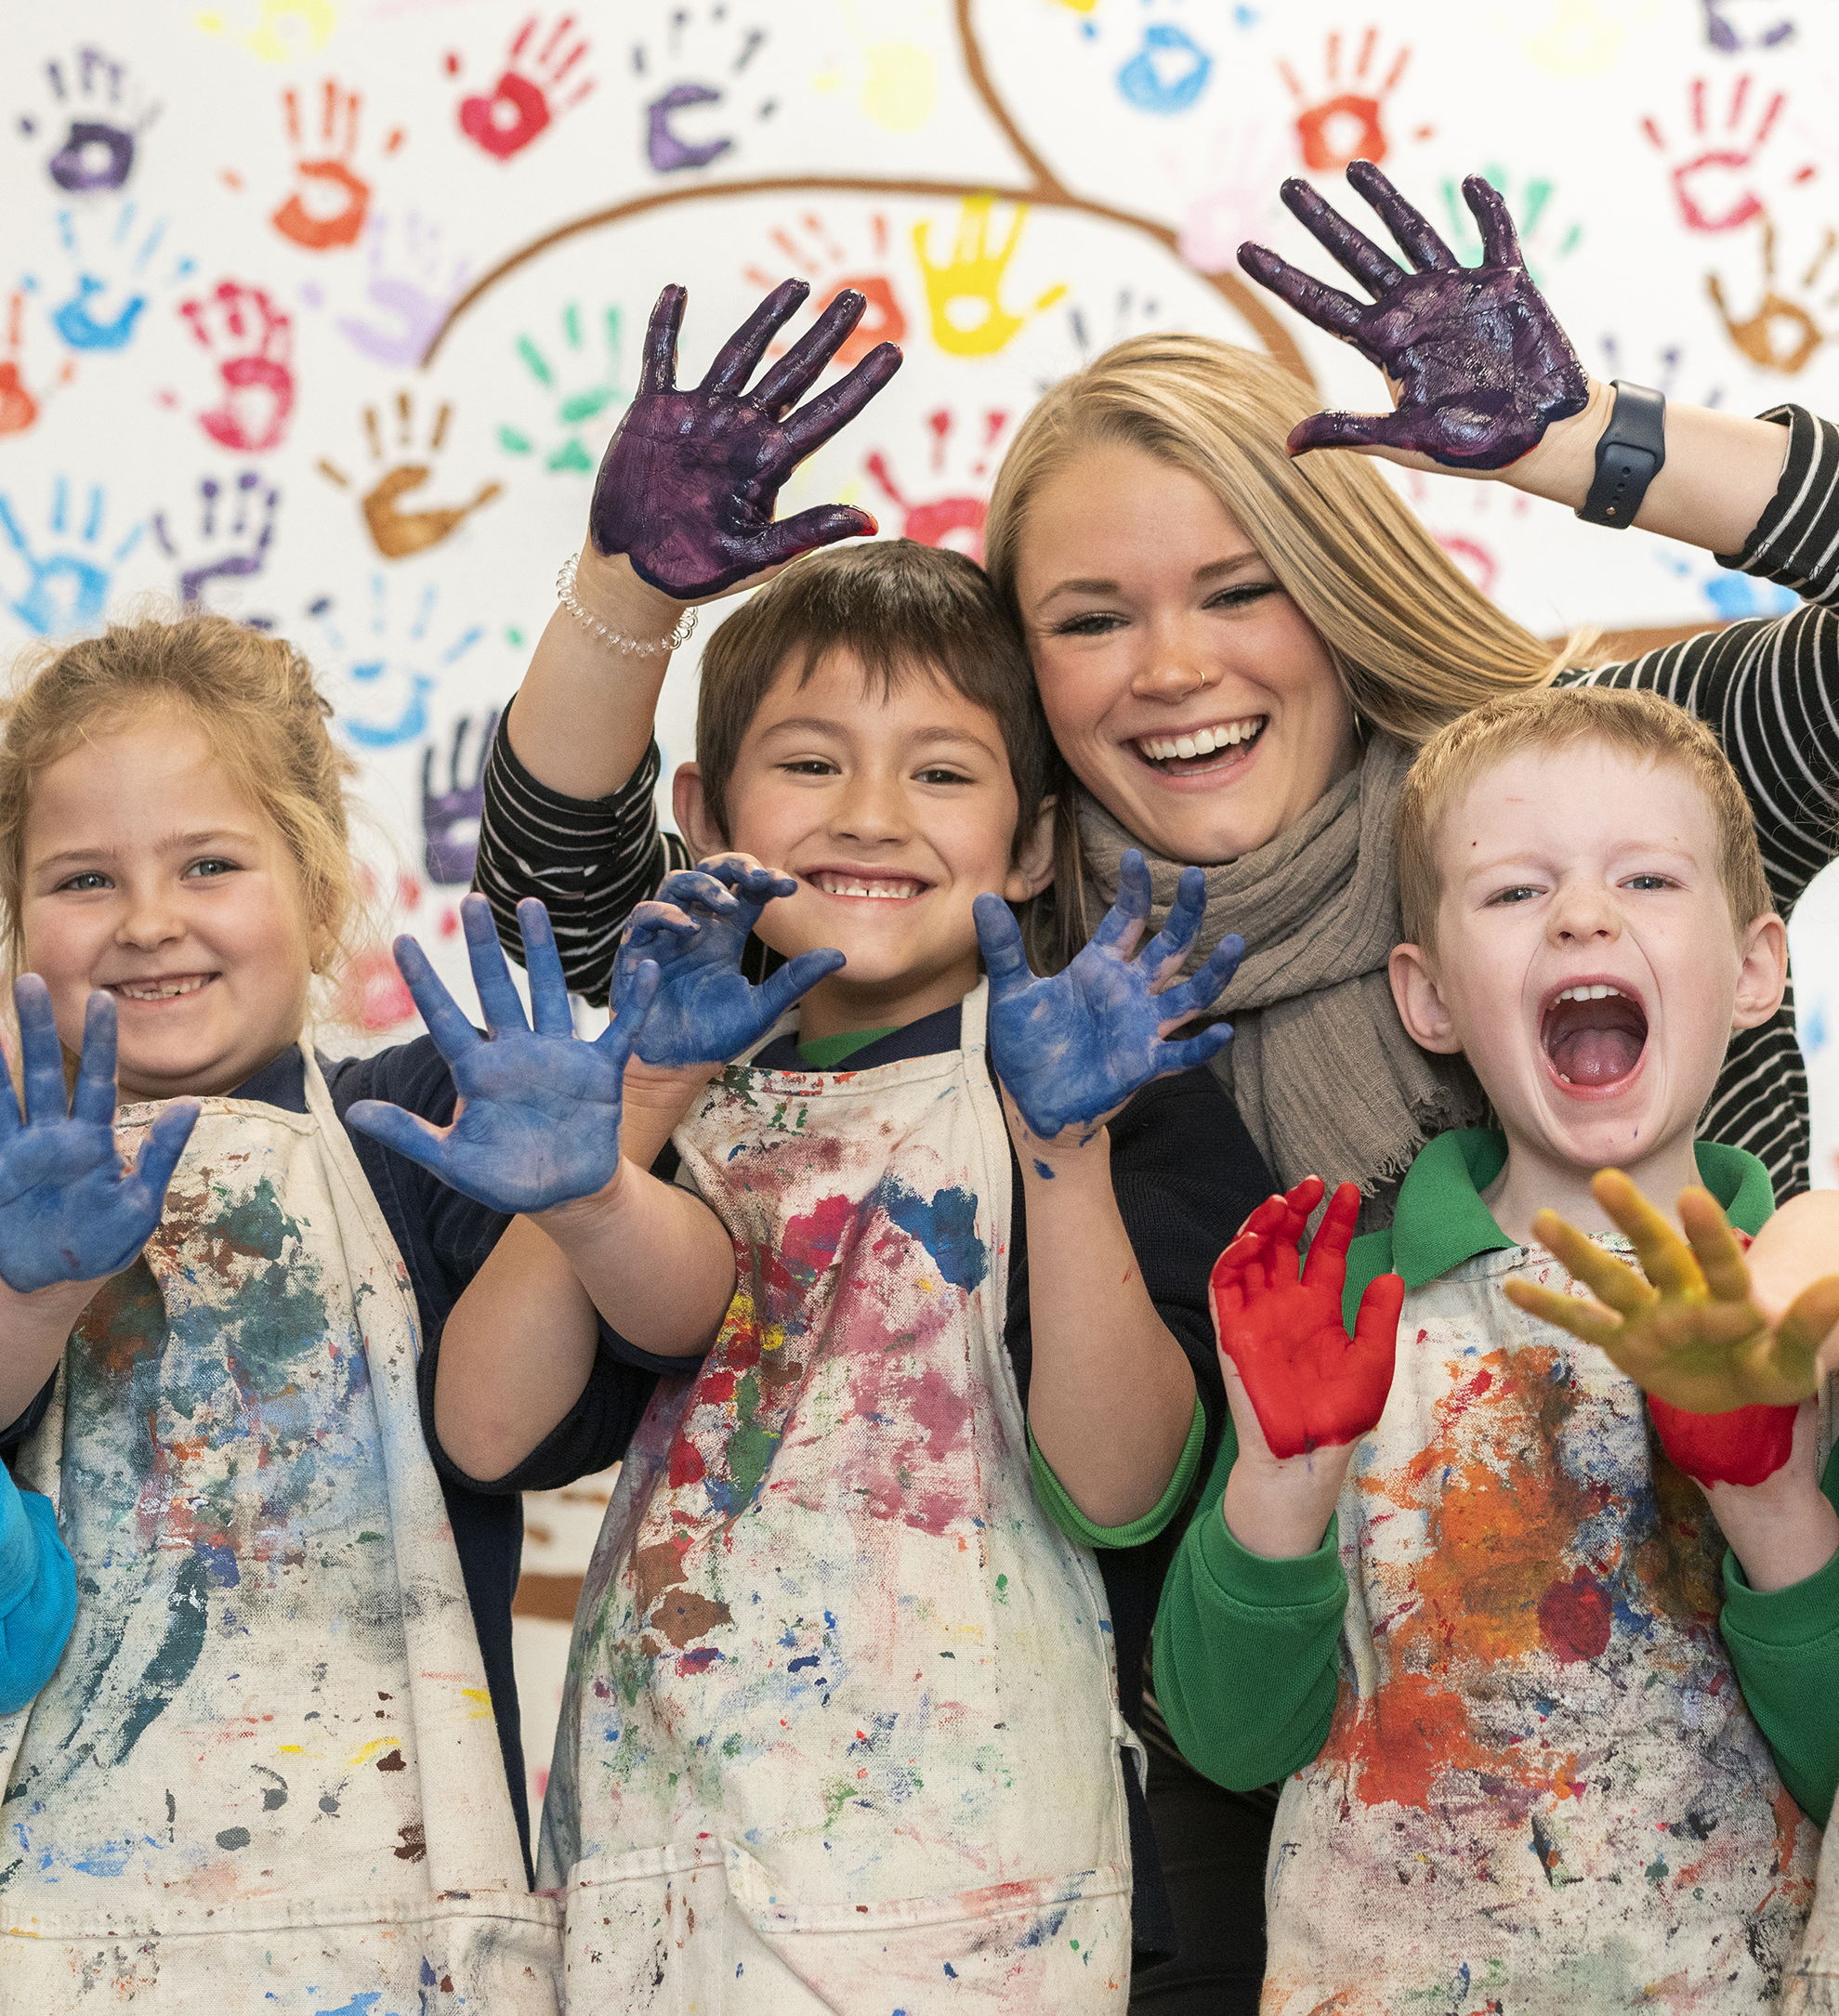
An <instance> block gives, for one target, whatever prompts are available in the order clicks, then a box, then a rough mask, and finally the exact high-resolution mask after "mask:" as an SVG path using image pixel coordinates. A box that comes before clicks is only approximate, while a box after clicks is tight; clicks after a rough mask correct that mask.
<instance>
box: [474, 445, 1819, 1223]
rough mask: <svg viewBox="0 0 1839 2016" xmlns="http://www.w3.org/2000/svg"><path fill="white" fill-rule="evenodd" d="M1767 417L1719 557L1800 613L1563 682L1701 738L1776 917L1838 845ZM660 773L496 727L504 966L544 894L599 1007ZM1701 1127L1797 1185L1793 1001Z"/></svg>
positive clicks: (1799, 452)
mask: <svg viewBox="0 0 1839 2016" xmlns="http://www.w3.org/2000/svg"><path fill="white" fill-rule="evenodd" d="M1764 418H1766V419H1768V420H1772V421H1775V422H1776V423H1777V424H1778V425H1783V426H1786V427H1788V429H1789V430H1790V443H1789V451H1788V461H1787V465H1786V467H1785V468H1784V469H1783V470H1782V472H1781V480H1780V485H1779V486H1778V488H1777V491H1776V493H1775V496H1774V498H1773V499H1772V501H1771V502H1770V504H1769V505H1768V508H1767V510H1766V511H1765V512H1764V513H1763V515H1762V517H1761V518H1760V519H1758V520H1757V523H1756V527H1755V530H1754V531H1753V532H1752V533H1751V534H1750V538H1749V540H1748V542H1747V543H1746V544H1745V546H1744V548H1743V551H1742V552H1741V553H1740V554H1735V555H1720V556H1719V558H1720V559H1721V560H1722V561H1723V563H1724V564H1725V565H1726V566H1730V567H1739V568H1741V569H1743V571H1744V572H1746V573H1750V574H1756V575H1760V576H1763V577H1764V578H1766V579H1767V580H1769V581H1776V582H1780V583H1782V584H1783V585H1784V586H1786V587H1789V588H1792V589H1793V590H1794V591H1795V592H1796V593H1797V594H1798V595H1800V596H1802V597H1803V598H1804V603H1805V606H1804V607H1803V608H1801V609H1796V610H1794V611H1793V613H1792V614H1790V615H1787V616H1779V617H1773V618H1755V619H1752V620H1750V621H1747V622H1735V623H1731V624H1729V625H1727V627H1726V628H1724V629H1722V630H1714V631H1708V632H1706V633H1705V634H1704V635H1701V636H1697V637H1688V639H1687V640H1686V641H1685V642H1684V643H1681V644H1675V645H1669V646H1668V647H1667V648H1665V649H1663V650H1659V651H1650V652H1649V653H1648V654H1647V656H1645V657H1643V658H1638V659H1635V660H1634V661H1632V662H1630V663H1626V664H1617V665H1600V666H1597V667H1596V668H1595V669H1594V670H1592V671H1589V672H1581V673H1568V674H1563V675H1562V678H1561V683H1563V684H1589V685H1595V686H1619V687H1649V688H1650V689H1651V690H1652V691H1654V692H1657V693H1660V694H1662V695H1664V696H1665V697H1666V698H1667V699H1669V700H1675V701H1677V702H1678V703H1679V705H1680V706H1682V707H1685V708H1686V709H1688V711H1689V712H1690V713H1693V714H1695V715H1697V716H1698V718H1699V719H1700V720H1701V721H1703V722H1704V723H1705V724H1706V726H1707V727H1710V728H1711V730H1712V732H1713V733H1714V735H1715V736H1716V737H1717V738H1718V740H1719V742H1720V743H1721V744H1722V745H1723V748H1724V752H1725V753H1726V755H1727V756H1728V757H1729V759H1730V762H1731V765H1732V766H1733V767H1734V769H1735V770H1736V772H1737V775H1738V777H1739V778H1740V779H1741V781H1742V785H1743V788H1744V790H1745V791H1746V792H1748V793H1749V798H1750V804H1751V805H1752V807H1753V808H1754V813H1755V820H1756V836H1757V839H1758V841H1759V842H1760V843H1761V846H1762V857H1763V866H1764V869H1765V870H1766V871H1767V876H1768V883H1769V887H1770V889H1771V891H1772V892H1773V894H1774V897H1775V903H1776V908H1777V909H1778V910H1780V912H1781V914H1782V915H1783V916H1784V917H1786V916H1787V915H1789V913H1790V912H1791V911H1792V910H1793V907H1794V904H1795V903H1796V901H1797V900H1798V899H1799V897H1800V895H1801V892H1802V890H1803V889H1805V888H1806V885H1807V884H1808V883H1809V882H1811V881H1812V880H1813V878H1814V876H1815V875H1817V874H1818V873H1819V871H1820V870H1821V869H1822V868H1824V867H1825V866H1826V864H1827V862H1828V861H1829V860H1830V859H1831V858H1832V853H1833V851H1834V840H1835V836H1839V821H1836V820H1835V812H1839V615H1835V613H1834V611H1835V609H1839V428H1835V427H1833V426H1832V425H1829V424H1828V423H1827V422H1825V421H1823V420H1819V419H1816V418H1815V417H1814V415H1812V414H1811V413H1808V412H1806V411H1804V410H1803V409H1802V408H1800V407H1795V406H1782V407H1778V408H1776V409H1775V410H1774V411H1772V412H1768V413H1767V414H1765V415H1764ZM507 714H508V710H507ZM659 761H660V759H659V755H658V746H657V744H656V743H655V742H653V743H652V744H651V746H650V749H648V750H647V752H646V753H645V759H644V761H643V762H642V763H640V765H639V766H638V768H637V770H635V771H634V772H633V774H632V776H631V777H630V778H629V779H627V780H626V782H625V783H624V786H622V788H621V789H620V790H618V791H616V792H613V793H612V795H611V797H607V798H597V799H581V798H569V797H565V796H563V795H562V794H561V793H560V792H554V791H550V790H548V789H547V788H546V787H545V786H544V785H542V784H540V783H538V782H537V780H536V779H534V778H533V777H532V776H531V774H530V772H529V771H528V770H526V769H525V768H524V766H522V765H521V764H520V763H519V761H518V759H517V757H516V756H515V755H514V754H513V753H512V752H511V747H510V742H509V740H508V738H507V735H506V723H505V722H504V721H500V723H499V726H498V734H497V738H496V740H494V742H493V748H492V754H491V758H490V760H489V761H488V763H487V765H486V770H485V809H484V816H483V818H482V819H481V821H480V826H479V866H478V870H477V872H476V874H475V878H474V881H475V886H476V887H478V888H479V890H480V891H481V892H483V894H484V895H485V897H487V898H488V899H489V901H490V902H491V905H492V910H493V916H494V917H495V918H496V920H497V924H498V935H499V937H500V938H501V939H502V940H503V942H504V945H505V949H506V951H507V952H508V953H509V954H510V955H511V957H512V958H514V959H516V958H520V957H521V953H522V942H521V940H520V938H519V933H518V925H517V914H516V913H517V905H518V901H519V898H520V897H527V896H534V897H541V898H542V899H543V901H544V903H545V905H546V906H547V908H548V911H549V915H550V918H551V920H552V922H553V923H554V925H555V931H556V942H557V945H558V948H559V949H560V951H561V956H562V967H563V970H564V972H565V973H566V974H567V975H568V979H569V985H570V986H571V988H574V989H575V990H576V991H577V992H579V993H581V994H584V995H585V996H586V998H587V999H588V1000H589V1001H593V1002H595V1003H597V1004H600V1003H604V1002H605V1001H606V999H607V981H608V977H609V975H610V974H611V970H612V962H613V955H614V953H615V952H616V951H617V950H618V949H619V937H620V933H621V931H622V930H623V929H624V924H625V921H626V919H627V917H629V916H630V915H631V913H632V911H633V910H634V908H635V907H636V906H637V904H639V903H642V902H644V901H646V900H647V899H648V898H649V897H651V896H653V895H654V894H655V893H656V891H657V887H658V884H660V883H661V882H662V881H663V878H664V876H665V875H666V874H667V873H669V872H670V871H672V870H673V869H677V868H687V867H689V866H690V865H691V857H690V849H689V847H688V846H687V845H686V844H684V842H683V841H682V840H681V839H679V838H678V837H677V835H676V834H675V833H668V832H665V831H663V830H662V829H661V828H660V826H659V824H658V815H657V805H656V802H655V797H654V792H655V791H656V787H657V782H658V770H659ZM1699 1132H1700V1133H1701V1136H1703V1137H1705V1138H1707V1139H1710V1140H1715V1141H1721V1142H1724V1143H1726V1144H1727V1145H1729V1146H1731V1147H1736V1148H1747V1149H1748V1150H1749V1152H1750V1153H1751V1154H1752V1155H1754V1156H1755V1157H1757V1158H1758V1159H1760V1160H1761V1161H1762V1162H1763V1163H1764V1164H1765V1166H1766V1167H1767V1170H1768V1172H1769V1178H1770V1181H1771V1182H1772V1183H1773V1184H1774V1185H1775V1195H1776V1198H1777V1199H1778V1200H1781V1199H1784V1198H1789V1197H1793V1196H1794V1195H1795V1194H1796V1193H1797V1192H1799V1191H1802V1190H1805V1189H1806V1187H1807V1079H1806V1068H1805V1067H1804V1066H1803V1064H1802V1061H1801V1053H1800V1049H1799V1046H1798V1044H1797V1043H1796V1041H1795V1038H1794V1012H1793V992H1792V989H1791V991H1790V992H1789V994H1788V995H1787V996H1786V997H1785V998H1784V1000H1783V1001H1782V1004H1781V1007H1780V1010H1779V1011H1778V1012H1777V1013H1776V1015H1774V1016H1772V1017H1771V1018H1770V1020H1768V1021H1767V1022H1765V1023H1763V1024H1762V1025H1761V1026H1760V1027H1758V1028H1754V1029H1745V1030H1742V1031H1740V1033H1739V1034H1738V1035H1736V1036H1734V1037H1733V1038H1732V1039H1731V1042H1730V1048H1729V1051H1728V1052H1727V1055H1726V1058H1725V1065H1724V1069H1723V1072H1722V1073H1721V1074H1720V1076H1719V1078H1718V1081H1717V1087H1716V1090H1715V1091H1714V1093H1713V1094H1712V1099H1711V1103H1710V1105H1709V1106H1707V1107H1706V1109H1705V1112H1704V1115H1703V1117H1702V1119H1701V1122H1700V1126H1699Z"/></svg>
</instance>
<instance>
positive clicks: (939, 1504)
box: [539, 987, 1131, 2016]
mask: <svg viewBox="0 0 1839 2016" xmlns="http://www.w3.org/2000/svg"><path fill="white" fill-rule="evenodd" d="M984 1002H985V989H984V988H981V987H979V988H978V990H977V991H976V992H975V993H974V994H972V995H971V996H970V997H969V998H968V999H967V1000H966V1001H965V1007H964V1036H963V1042H964V1048H963V1050H962V1052H951V1053H947V1054H943V1055H939V1056H930V1057H918V1058H913V1059H910V1060H907V1061H904V1062H901V1063H897V1064H888V1065H883V1066H880V1067H876V1068H874V1069H872V1070H865V1071H859V1072H850V1071H847V1070H844V1071H840V1072H836V1073H829V1074H818V1073H805V1072H784V1073H773V1072H768V1071H763V1070H757V1069H753V1068H749V1067H734V1068H731V1069H729V1072H728V1073H727V1075H726V1077H725V1079H723V1080H717V1081H716V1083H715V1084H713V1085H712V1086H711V1087H710V1088H709V1089H708V1091H707V1093H705V1094H704V1095H703V1098H702V1101H701V1104H700V1106H698V1107H697V1108H696V1109H695V1110H694V1112H693V1113H692V1116H691V1118H690V1120H689V1121H688V1122H687V1123H686V1124H685V1126H684V1127H683V1128H681V1129H680V1130H679V1131H678V1133H677V1137H676V1140H677V1146H678V1148H679V1150H680V1152H681V1154H682V1156H683V1158H684V1165H685V1169H686V1171H687V1172H688V1173H689V1175H690V1177H691V1178H692V1179H693V1181H694V1183H695V1185H696V1187H697V1188H698V1190H700V1192H701V1193H702V1195H703V1197H704V1198H706V1199H707V1200H708V1201H709V1203H710V1204H711V1205H712V1206H713V1207H714V1208H715V1210H716V1211H717V1212H718V1213H719V1215H720V1216H721V1218H722V1220H723V1222H724V1223H725V1224H727V1225H728V1226H729V1230H730V1231H731V1232H732V1233H733V1235H734V1242H735V1253H736V1259H737V1264H738V1268H739V1285H738V1289H737V1292H736V1295H735V1300H734V1303H733V1305H732V1307H731V1308H730V1309H729V1314H728V1316H727V1318H726V1320H725V1322H724V1323H723V1326H722V1329H721V1334H720V1336H719V1337H718V1339H717V1340H716V1346H715V1349H714V1350H713V1351H712V1352H711V1353H710V1354H709V1355H708V1357H707V1358H706V1359H705V1360H704V1361H703V1364H702V1366H701V1368H699V1370H698V1371H697V1373H696V1375H695V1376H694V1378H693V1379H688V1380H672V1381H665V1382H664V1383H663V1384H662V1385H661V1386H660V1388H659V1391H658V1394H657V1396H656V1398H655V1399H654V1400H653V1403H652V1406H651V1407H650V1411H649V1413H648V1414H647V1417H646V1420H645V1422H644V1424H643V1426H642V1427H641V1428H640V1430H639V1432H638V1433H637V1436H636V1437H635V1439H634V1442H633V1446H632V1447H631V1449H630V1450H629V1451H628V1453H627V1456H626V1460H625V1464H624V1470H623V1471H622V1473H621V1476H620V1482H619V1486H618V1488H617V1490H616V1492H615V1494H614V1498H613V1502H612V1504H611V1506H610V1507H609V1510H608V1513H607V1521H606V1525H605V1527H604V1529H603V1531H602V1533H601V1537H600V1541H599V1545H598V1549H597V1551H596V1554H595V1560H594V1564H593V1566H592V1567H591V1568H590V1569H589V1572H588V1576H587V1579H586V1582H585V1586H584V1588H583V1591H582V1599H581V1605H580V1608H579V1610H578V1611H577V1613H576V1619H575V1634H574V1643H573V1646H572V1649H571V1656H570V1669H569V1681H568V1685H567V1688H566V1690H565V1692H564V1695H563V1703H562V1721H561V1728H560V1731H559V1733H558V1738H557V1746H556V1760H555V1768H554V1771H553V1773H552V1774H551V1777H550V1781H549V1796H548V1800H547V1801H546V1803H545V1810H544V1823H543V1845H542V1859H541V1864H540V1873H539V1882H541V1883H544V1884H552V1885H557V1886H563V1894H564V1896H565V1898H566V1903H567V1911H568V1918H567V1928H566V1934H565V1938H566V1951H567V1995H568V2005H569V2008H570V2009H571V2010H583V2011H590V2010H591V2011H605V2012H609V2016H611V2012H621V2016H623V2012H624V2011H625V2010H627V2009H647V2010H660V2011H662V2010H671V2011H680V2012H689V2011H691V2010H693V2011H695V2012H696V2016H717V2012H720V2011H740V2010H745V2011H747V2012H749V2016H812V2012H815V2011H818V2010H842V2011H854V2010H861V2011H864V2012H866V2011H871V2010H873V2011H875V2012H877V2016H887V2011H888V2010H890V2009H903V2010H905V2011H906V2012H907V2016H920V2012H921V2011H924V2010H931V2009H947V2008H949V2009H964V2008H965V2007H967V2006H971V2005H975V2006H977V2007H980V2008H989V2009H997V2008H1000V2009H1004V2010H1005V2011H1011V2012H1014V2011H1026V2010H1042V2011H1048V2010H1051V2011H1055V2012H1057V2016H1064V2012H1066V2011H1070V2010H1086V2009H1092V2010H1120V2011H1121V2010H1122V2009H1123V2006H1124V2002H1125V1999H1126V1996H1127V1993H1128V1985H1129V1967H1130V1857H1129V1846H1128V1838H1127V1834H1126V1829H1125V1820H1124V1805H1123V1775H1122V1764H1121V1751H1120V1746H1121V1744H1123V1743H1124V1742H1126V1741H1129V1740H1131V1739H1130V1738H1129V1735H1128V1732H1127V1730H1126V1729H1125V1728H1124V1725H1123V1721H1122V1719H1121V1718H1120V1717H1119V1715H1118V1713H1117V1709H1116V1707H1115V1701H1116V1686H1115V1674H1114V1671H1113V1667H1112V1659H1111V1643H1110V1624H1109V1620H1108V1616H1107V1611H1106V1607H1105V1598H1104V1591H1103V1588H1102V1585H1101V1583H1100V1580H1099V1577H1098V1572H1097V1563H1096V1562H1095V1560H1094V1559H1093V1557H1092V1556H1091V1555H1090V1554H1089V1553H1087V1552H1085V1551H1083V1550H1081V1549H1079V1548H1077V1547H1075V1546H1074V1545H1073V1544H1072V1543H1071V1541H1070V1540H1068V1539H1067V1538H1065V1537H1064V1536H1063V1535H1062V1534H1061V1533H1060V1532H1059V1531H1058V1530H1057V1528H1056V1527H1055V1526H1054V1525H1052V1524H1051V1523H1050V1522H1049V1521H1048V1520H1047V1518H1046V1517H1045V1515H1044V1513H1043V1512H1041V1511H1040V1509H1039V1507H1038V1506H1037V1504H1036V1502H1035V1499H1034V1494H1033V1488H1032V1485H1031V1477H1030V1471H1029V1458H1028V1443H1027V1435H1026V1430H1025V1425H1024V1421H1023V1417H1022V1409H1021V1406H1020V1403H1019V1400H1018V1394H1017V1391H1016V1384H1015V1379H1014V1375H1013V1372H1012V1370H1011V1368H1010V1365H1009V1358H1008V1354H1007V1351H1006V1350H1005V1346H1004V1336H1003V1331H1004V1313H1005V1306H1006V1293H1005V1289H1006V1276H1007V1252H1008V1220H1009V1197H1010V1173H1009V1158H1008V1147H1007V1137H1006V1134H1005V1129H1004V1124H1003V1116H1002V1110H1001V1107H1000V1106H999V1104H998V1102H997V1099H996V1096H995V1093H994V1092H993V1090H992V1086H991V1083H990V1080H989V1075H988V1072H987V1070H986V1068H985V1065H984V1056H983V1023H984ZM784 1026H786V1027H789V1026H790V1024H789V1023H788V1024H787V1025H784ZM775 1033H777V1032H775ZM768 1041H770V1039H768Z"/></svg>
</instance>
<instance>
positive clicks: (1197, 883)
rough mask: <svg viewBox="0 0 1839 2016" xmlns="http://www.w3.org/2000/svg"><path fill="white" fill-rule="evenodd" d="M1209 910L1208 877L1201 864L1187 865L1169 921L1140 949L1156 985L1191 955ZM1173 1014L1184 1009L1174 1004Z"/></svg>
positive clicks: (1141, 959) (1141, 960)
mask: <svg viewBox="0 0 1839 2016" xmlns="http://www.w3.org/2000/svg"><path fill="white" fill-rule="evenodd" d="M1206 913H1207V878H1206V876H1205V875H1204V874H1202V871H1200V870H1199V869H1198V868H1184V869H1183V870H1182V871H1181V880H1180V881H1179V882H1178V883H1177V884H1176V891H1175V901H1174V903H1173V904H1172V905H1171V906H1170V907H1169V913H1168V922H1167V923H1165V924H1164V925H1163V928H1162V929H1161V930H1160V931H1159V932H1157V934H1156V935H1155V936H1154V937H1153V938H1151V939H1150V940H1149V944H1147V945H1146V946H1144V947H1143V949H1141V950H1140V951H1139V952H1138V953H1137V955H1136V959H1137V962H1138V964H1139V965H1141V966H1142V967H1143V968H1144V970H1145V971H1146V972H1147V973H1148V974H1149V982H1150V985H1151V986H1152V987H1153V986H1154V985H1155V984H1156V983H1157V982H1158V981H1160V980H1161V979H1162V978H1163V975H1165V974H1171V973H1173V972H1174V971H1175V969H1176V967H1177V966H1179V965H1180V963H1181V962H1182V961H1183V960H1184V959H1186V958H1187V957H1188V948H1189V946H1190V945H1192V944H1193V942H1194V934H1195V933H1196V932H1197V931H1199V930H1200V928H1201V920H1202V918H1203V917H1204V916H1205V915H1206ZM1169 1014H1170V1015H1171V1016H1173V1017H1174V1018H1175V1019H1176V1020H1177V1021H1178V1020H1179V1019H1180V1015H1181V1011H1178V1010H1176V1009H1174V1008H1171V1009H1170V1010H1169Z"/></svg>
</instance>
